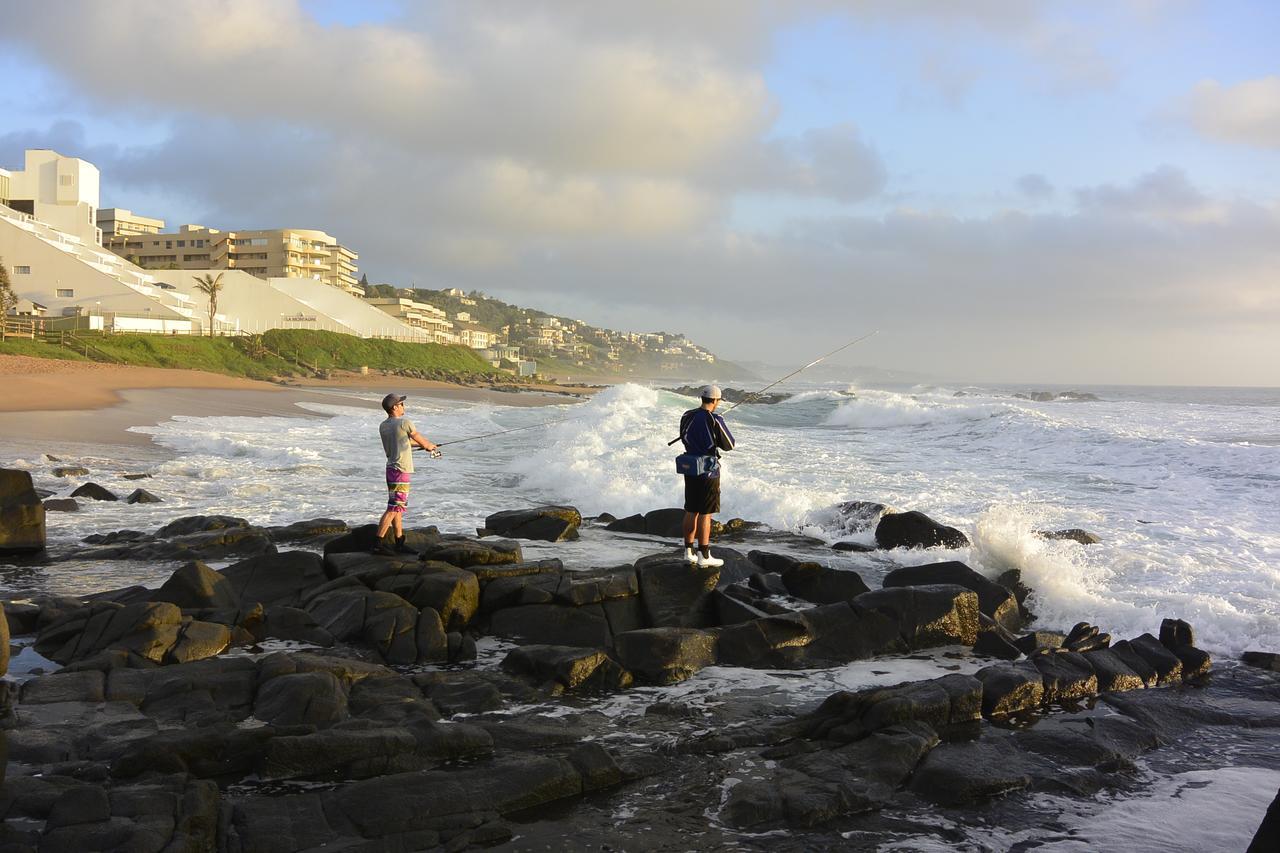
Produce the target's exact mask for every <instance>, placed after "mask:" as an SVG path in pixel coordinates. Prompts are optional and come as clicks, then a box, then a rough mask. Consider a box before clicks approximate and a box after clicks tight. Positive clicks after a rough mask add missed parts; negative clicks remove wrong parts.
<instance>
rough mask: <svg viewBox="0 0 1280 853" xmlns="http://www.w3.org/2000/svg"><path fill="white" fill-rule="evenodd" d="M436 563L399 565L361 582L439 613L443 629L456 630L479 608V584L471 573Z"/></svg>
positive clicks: (471, 617)
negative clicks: (440, 566) (438, 566)
mask: <svg viewBox="0 0 1280 853" xmlns="http://www.w3.org/2000/svg"><path fill="white" fill-rule="evenodd" d="M437 565H438V564H429V563H416V564H414V563H401V564H397V565H396V567H395V568H393V569H391V570H386V571H383V572H380V573H377V574H374V575H372V576H368V577H366V578H364V579H365V581H366V582H367V583H372V585H373V588H374V589H377V590H381V591H383V592H390V593H394V594H396V595H398V596H400V597H401V598H403V599H404V600H405V601H407V602H409V603H410V604H412V605H413V606H414V607H418V608H422V607H430V608H431V609H433V610H435V611H436V612H437V613H439V614H440V619H441V621H443V623H444V625H445V628H446V630H449V631H460V630H462V629H463V628H465V627H467V625H469V624H470V623H471V620H472V619H473V618H474V617H475V615H476V613H477V611H478V610H479V609H480V583H479V581H478V580H477V579H476V576H475V574H474V573H472V572H469V571H466V570H464V569H454V568H451V567H447V568H437Z"/></svg>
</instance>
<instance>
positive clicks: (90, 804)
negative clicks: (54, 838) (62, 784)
mask: <svg viewBox="0 0 1280 853" xmlns="http://www.w3.org/2000/svg"><path fill="white" fill-rule="evenodd" d="M110 818H111V800H110V799H108V797H107V792H106V790H105V789H103V788H99V787H96V786H94V785H78V786H76V787H74V788H71V789H69V790H67V791H66V792H64V793H63V794H62V796H60V797H58V799H57V800H56V801H54V804H53V808H52V809H50V810H49V822H48V827H47V830H53V829H57V828H58V827H62V826H74V825H76V824H81V823H98V822H99V821H105V820H109V819H110Z"/></svg>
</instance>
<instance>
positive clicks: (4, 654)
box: [0, 604, 9, 782]
mask: <svg viewBox="0 0 1280 853" xmlns="http://www.w3.org/2000/svg"><path fill="white" fill-rule="evenodd" d="M7 609H8V608H7V607H6V606H4V605H3V604H0V676H3V675H4V674H5V673H6V672H8V671H9V616H8V613H7V612H6V611H7ZM0 689H4V688H0ZM7 696H8V694H7V693H5V694H4V695H3V696H0V719H4V718H5V717H7V716H8V706H7V704H6V703H5V702H4V701H3V700H4V699H5V698H7ZM3 740H4V738H3V736H2V735H0V741H3ZM0 749H3V746H2V745H0ZM3 781H4V780H3V778H0V782H3Z"/></svg>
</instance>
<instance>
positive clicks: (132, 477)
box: [120, 474, 151, 480]
mask: <svg viewBox="0 0 1280 853" xmlns="http://www.w3.org/2000/svg"><path fill="white" fill-rule="evenodd" d="M120 476H121V477H123V478H124V479H126V480H150V479H151V475H150V474H121V475H120Z"/></svg>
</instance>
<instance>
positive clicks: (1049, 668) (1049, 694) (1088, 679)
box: [1031, 651, 1098, 702]
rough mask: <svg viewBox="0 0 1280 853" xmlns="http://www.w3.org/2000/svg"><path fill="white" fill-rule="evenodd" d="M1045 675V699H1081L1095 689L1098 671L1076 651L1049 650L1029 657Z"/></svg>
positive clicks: (1049, 700)
mask: <svg viewBox="0 0 1280 853" xmlns="http://www.w3.org/2000/svg"><path fill="white" fill-rule="evenodd" d="M1031 663H1032V664H1033V665H1034V666H1035V668H1036V669H1038V670H1040V675H1041V677H1042V678H1043V679H1044V701H1045V702H1063V701H1068V700H1073V699H1083V698H1085V697H1087V696H1093V695H1094V694H1096V693H1097V692H1098V675H1097V673H1095V672H1094V671H1093V667H1092V666H1090V665H1089V659H1088V658H1086V657H1085V656H1084V655H1082V654H1080V653H1079V652H1061V651H1059V652H1049V653H1045V654H1038V655H1034V656H1032V657H1031Z"/></svg>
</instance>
